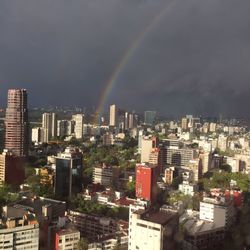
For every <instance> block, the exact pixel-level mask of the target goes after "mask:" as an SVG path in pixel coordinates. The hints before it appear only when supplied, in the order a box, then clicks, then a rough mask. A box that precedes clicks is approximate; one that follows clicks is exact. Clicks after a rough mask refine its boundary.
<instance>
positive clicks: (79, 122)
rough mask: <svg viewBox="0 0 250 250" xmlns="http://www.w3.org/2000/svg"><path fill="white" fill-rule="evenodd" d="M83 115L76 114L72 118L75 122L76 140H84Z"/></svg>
mask: <svg viewBox="0 0 250 250" xmlns="http://www.w3.org/2000/svg"><path fill="white" fill-rule="evenodd" d="M83 118H84V115H83V114H76V115H73V116H72V120H74V121H75V137H76V139H82V137H83Z"/></svg>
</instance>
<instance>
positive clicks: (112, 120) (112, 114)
mask: <svg viewBox="0 0 250 250" xmlns="http://www.w3.org/2000/svg"><path fill="white" fill-rule="evenodd" d="M116 122H117V110H116V105H115V104H113V105H110V108H109V126H113V127H115V126H116Z"/></svg>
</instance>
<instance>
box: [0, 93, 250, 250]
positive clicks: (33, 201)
mask: <svg viewBox="0 0 250 250" xmlns="http://www.w3.org/2000/svg"><path fill="white" fill-rule="evenodd" d="M28 100H29V93H28V90H26V89H9V90H8V94H7V108H6V110H5V109H2V116H3V118H4V119H2V124H1V138H3V139H2V141H4V143H1V154H0V183H1V189H0V191H1V192H0V195H1V196H0V197H1V207H2V212H1V216H2V218H1V229H0V235H1V238H0V239H1V240H0V247H1V249H17V247H22V249H91V250H94V249H96V250H99V249H129V250H133V249H145V250H146V249H148V250H150V249H155V250H156V249H164V250H165V249H244V247H246V246H248V237H249V231H248V230H246V228H248V225H250V218H249V216H248V214H249V212H250V195H249V194H250V193H249V192H250V178H249V171H250V170H249V169H250V144H249V142H250V135H249V129H248V126H247V122H246V121H244V120H242V119H241V120H239V119H226V118H223V117H222V116H220V117H218V118H202V117H196V116H193V115H185V116H184V117H181V118H180V119H176V120H161V119H160V116H159V114H158V113H157V112H156V111H152V110H151V111H145V112H144V113H143V114H137V113H135V112H134V111H132V112H131V111H126V110H124V109H121V108H119V107H118V106H117V105H116V104H112V105H110V107H109V110H108V112H107V114H106V113H103V115H100V114H96V112H94V113H93V114H90V113H86V112H85V113H84V112H83V110H82V109H80V108H75V109H68V110H67V111H65V112H64V113H60V110H58V109H53V110H57V111H58V112H54V111H53V112H48V111H47V112H44V110H43V109H40V110H38V109H35V115H34V110H32V111H31V112H30V111H29V109H28V107H29V105H28ZM79 111H80V112H79ZM81 111H82V112H81ZM31 120H32V122H31Z"/></svg>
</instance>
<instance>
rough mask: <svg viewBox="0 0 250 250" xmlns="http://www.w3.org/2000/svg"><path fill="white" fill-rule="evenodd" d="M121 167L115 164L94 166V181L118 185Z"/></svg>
mask: <svg viewBox="0 0 250 250" xmlns="http://www.w3.org/2000/svg"><path fill="white" fill-rule="evenodd" d="M118 177H119V168H118V167H113V166H106V165H105V164H103V165H102V166H97V167H94V168H93V183H95V184H98V183H99V184H101V185H103V186H105V187H112V186H113V185H116V184H117V183H118V180H119V178H118Z"/></svg>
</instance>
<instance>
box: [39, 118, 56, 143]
mask: <svg viewBox="0 0 250 250" xmlns="http://www.w3.org/2000/svg"><path fill="white" fill-rule="evenodd" d="M42 123H43V124H42V126H43V129H44V138H43V141H44V142H48V141H49V140H50V139H51V138H53V137H56V136H57V117H56V114H55V113H43V121H42Z"/></svg>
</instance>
